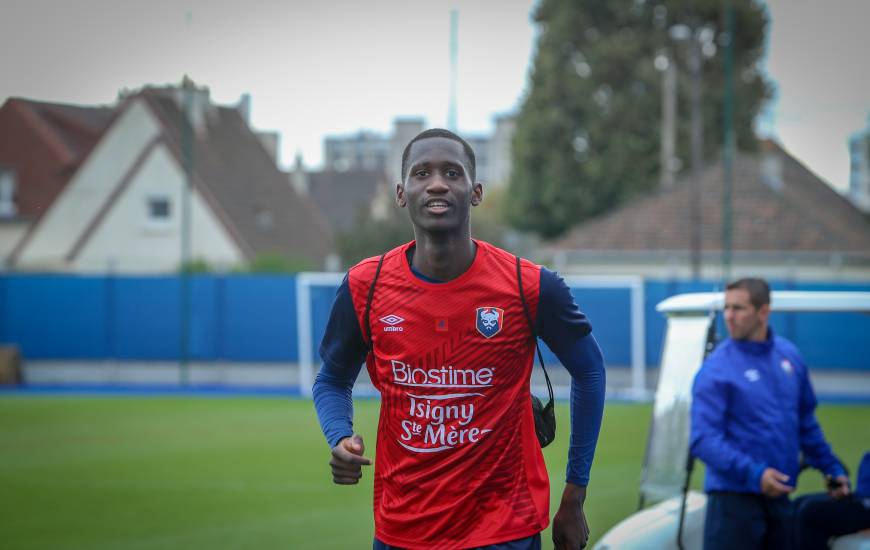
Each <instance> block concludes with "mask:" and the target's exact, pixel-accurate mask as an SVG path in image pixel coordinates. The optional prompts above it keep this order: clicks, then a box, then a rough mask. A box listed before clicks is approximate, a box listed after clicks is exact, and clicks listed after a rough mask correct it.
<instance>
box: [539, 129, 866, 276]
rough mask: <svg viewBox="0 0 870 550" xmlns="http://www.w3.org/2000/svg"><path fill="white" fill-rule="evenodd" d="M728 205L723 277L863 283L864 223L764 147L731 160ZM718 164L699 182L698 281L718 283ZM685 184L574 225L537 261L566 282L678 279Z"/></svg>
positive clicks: (784, 156)
mask: <svg viewBox="0 0 870 550" xmlns="http://www.w3.org/2000/svg"><path fill="white" fill-rule="evenodd" d="M732 173H733V178H732V181H733V184H732V192H731V197H732V202H731V209H730V210H731V242H732V248H731V250H732V253H731V254H732V264H731V265H732V269H731V275H732V276H742V275H761V276H766V277H770V278H779V279H791V280H813V279H815V280H857V281H867V280H870V221H868V219H867V218H866V217H865V216H864V215H863V214H862V213H861V212H860V211H859V210H858V209H856V208H855V207H854V206H853V205H852V204H851V203H850V202H849V201H848V200H847V199H846V198H845V197H843V196H841V195H840V194H839V193H837V192H836V191H834V190H833V189H832V188H831V187H830V186H829V185H827V184H826V183H825V182H824V181H822V180H821V179H820V178H819V177H818V176H816V175H815V174H814V173H813V172H811V171H810V170H809V169H808V168H807V167H805V166H804V165H803V164H801V162H800V161H798V160H797V159H796V158H794V157H793V156H791V155H790V154H789V153H788V152H787V151H785V150H784V149H783V148H782V147H781V146H780V145H778V144H776V143H774V142H772V141H765V142H762V143H761V147H760V150H759V152H757V153H738V154H737V155H736V158H735V162H734V165H733V172H732ZM723 175H724V174H723V167H722V164H721V163H717V164H713V165H711V166H709V167H708V168H707V169H706V170H704V171H703V173H702V177H701V180H700V196H701V199H700V204H701V208H700V223H699V224H698V226H699V227H700V243H701V247H700V248H701V259H702V261H701V274H700V275H701V277H702V278H707V279H718V278H720V277H721V274H722V249H723V245H722V242H723V220H725V219H726V218H725V215H726V214H725V208H724V204H725V203H724V191H725V186H724V183H723V182H724V178H723ZM689 178H690V176H689V177H686V178H683V179H682V180H681V181H678V182H677V183H675V184H674V185H673V186H672V187H669V188H661V189H658V190H656V191H655V192H653V193H651V194H649V195H647V196H643V197H639V198H637V199H636V200H634V201H631V202H629V203H627V204H625V205H623V206H621V207H618V208H616V209H614V210H612V211H610V212H606V213H604V214H603V215H601V216H598V217H596V218H594V219H591V220H589V221H587V222H584V223H582V224H580V225H578V226H577V227H575V228H574V229H573V230H571V231H569V233H568V234H567V235H565V236H564V237H562V238H560V239H558V240H556V241H554V242H552V243H550V244H549V246H548V247H547V248H546V251H545V254H544V259H546V260H548V261H549V262H551V263H552V264H553V265H554V266H555V267H556V268H558V269H560V270H562V271H565V272H571V273H596V274H601V273H614V274H618V273H623V274H638V275H645V276H650V277H663V278H688V277H690V276H691V275H692V271H691V257H690V254H691V247H692V244H691V243H692V241H691V239H692V232H693V231H694V230H695V227H696V222H695V221H694V220H693V216H692V207H691V204H692V185H693V182H692V181H691V179H689Z"/></svg>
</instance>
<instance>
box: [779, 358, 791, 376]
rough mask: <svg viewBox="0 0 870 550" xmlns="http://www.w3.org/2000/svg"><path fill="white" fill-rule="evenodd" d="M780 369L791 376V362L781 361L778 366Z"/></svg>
mask: <svg viewBox="0 0 870 550" xmlns="http://www.w3.org/2000/svg"><path fill="white" fill-rule="evenodd" d="M779 366H780V368H781V369H782V370H784V371H785V372H786V374H791V373H792V372H793V371H794V367H793V366H792V364H791V361H789V360H788V359H783V360H782V363H780V364H779Z"/></svg>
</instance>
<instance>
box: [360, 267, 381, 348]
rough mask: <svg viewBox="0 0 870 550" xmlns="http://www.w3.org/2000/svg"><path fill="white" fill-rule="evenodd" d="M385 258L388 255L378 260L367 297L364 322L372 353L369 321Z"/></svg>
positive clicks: (367, 340)
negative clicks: (376, 286) (376, 285)
mask: <svg viewBox="0 0 870 550" xmlns="http://www.w3.org/2000/svg"><path fill="white" fill-rule="evenodd" d="M384 256H386V254H381V258H380V259H379V260H378V267H377V269H375V276H374V278H373V279H372V284H371V286H369V295H368V296H367V297H366V311H365V315H364V318H363V320H364V321H365V324H366V343H367V344H368V345H369V351H371V350H372V349H373V347H374V345H373V342H372V324H371V321H369V312H371V310H372V298H373V297H374V295H375V283H376V282H378V275H380V274H381V266H382V265H383V264H384Z"/></svg>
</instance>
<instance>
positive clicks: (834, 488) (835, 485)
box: [826, 475, 850, 500]
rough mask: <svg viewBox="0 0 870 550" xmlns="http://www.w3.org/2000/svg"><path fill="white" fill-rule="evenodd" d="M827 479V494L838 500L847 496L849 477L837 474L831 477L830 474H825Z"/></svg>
mask: <svg viewBox="0 0 870 550" xmlns="http://www.w3.org/2000/svg"><path fill="white" fill-rule="evenodd" d="M826 477H827V479H828V494H829V495H830V496H831V497H833V498H835V499H837V500H839V499H841V498H846V497H847V496H849V493H850V490H849V478H848V477H846V476H844V475H839V476H837V477H835V478H833V479H831V476H826Z"/></svg>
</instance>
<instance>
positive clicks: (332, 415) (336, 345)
mask: <svg viewBox="0 0 870 550" xmlns="http://www.w3.org/2000/svg"><path fill="white" fill-rule="evenodd" d="M367 353H368V347H367V346H366V344H365V342H364V341H363V336H362V331H361V330H360V328H359V322H358V321H357V318H356V311H355V310H354V307H353V300H352V299H351V296H350V288H349V286H348V282H347V276H345V278H344V280H343V281H342V282H341V286H339V287H338V290H337V291H336V293H335V302H333V304H332V311H331V312H330V314H329V322H328V323H327V325H326V332H325V333H324V335H323V340H322V341H321V343H320V358H321V359H322V360H323V365H322V366H321V367H320V372H318V373H317V378H316V379H315V380H314V387H313V388H312V393H313V395H314V408H315V410H316V411H317V419H318V420H319V421H320V428H321V430H323V435H325V436H326V441H327V442H328V443H329V446H330V447H335V446H336V445H337V444H338V442H339V441H341V440H342V439H343V438H345V437H349V436H351V435H353V399H352V398H351V394H352V390H353V385H354V382H356V377H357V376H358V375H359V371H360V368H361V367H362V364H363V362H364V361H365V357H366V354H367Z"/></svg>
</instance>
